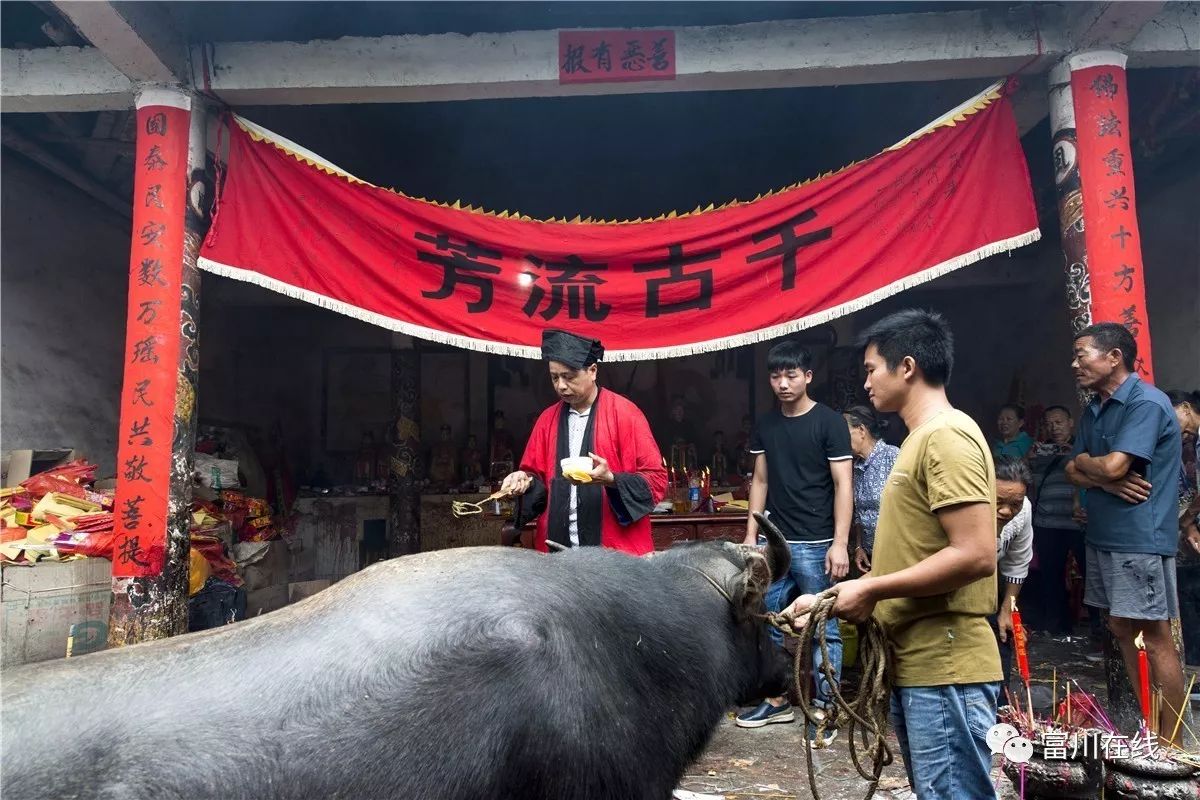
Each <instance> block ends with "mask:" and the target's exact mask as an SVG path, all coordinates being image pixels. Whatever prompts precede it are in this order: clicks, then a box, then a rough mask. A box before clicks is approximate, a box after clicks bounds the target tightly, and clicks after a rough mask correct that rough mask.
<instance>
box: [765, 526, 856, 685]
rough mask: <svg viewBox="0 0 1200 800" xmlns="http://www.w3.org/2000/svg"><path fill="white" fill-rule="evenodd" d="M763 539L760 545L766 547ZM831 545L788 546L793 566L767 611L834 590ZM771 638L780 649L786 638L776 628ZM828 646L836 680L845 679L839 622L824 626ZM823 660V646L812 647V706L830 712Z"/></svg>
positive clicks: (769, 595)
mask: <svg viewBox="0 0 1200 800" xmlns="http://www.w3.org/2000/svg"><path fill="white" fill-rule="evenodd" d="M765 542H766V540H765V539H760V543H765ZM829 545H830V543H829V542H824V543H821V544H806V543H804V542H788V547H790V548H791V551H792V564H791V567H790V568H789V569H788V572H787V574H786V575H784V576H783V577H781V578H780V579H779V580H777V581H775V582H774V583H772V584H771V588H770V589H769V590H767V608H768V609H769V610H771V611H782V610H783V609H784V608H786V607H787V603H788V600H789V599H791V597H792V595H793V594H796V593H797V591H796V590H799V592H798V593H799V594H817V593H819V592H823V591H825V590H826V589H828V588H829V587H830V586H832V583H831V582H830V580H829V576H828V575H826V574H825V554H826V553H828V552H829ZM770 631H771V638H772V639H774V640H775V643H776V644H778V645H779V646H780V647H782V646H783V634H782V633H780V632H779V631H777V630H775V629H774V628H771V629H770ZM825 642H826V644H827V645H828V647H829V662H830V666H832V667H833V674H834V675H835V676H836V677H837V680H839V681H840V680H841V679H842V633H841V631H840V630H839V629H838V625H837V622H836V621H835V620H830V621H829V624H828V625H826V626H825ZM823 663H824V656H823V655H822V653H821V648H820V646H819V645H818V644H817V643H816V642H814V643H813V666H812V670H813V680H814V681H815V683H816V687H817V691H816V696H815V697H814V698H813V705H815V706H819V707H821V708H828V707H829V706H830V705H832V703H831V702H830V698H831V696H832V694H833V692H832V691H831V689H830V686H829V681H828V679H827V678H826V677H825V673H824V672H823V671H822V670H821V665H822V664H823Z"/></svg>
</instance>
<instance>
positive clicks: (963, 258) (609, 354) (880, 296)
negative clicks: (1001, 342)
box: [196, 228, 1042, 362]
mask: <svg viewBox="0 0 1200 800" xmlns="http://www.w3.org/2000/svg"><path fill="white" fill-rule="evenodd" d="M1041 238H1042V232H1041V230H1040V229H1038V228H1034V229H1033V230H1031V231H1027V232H1025V233H1022V234H1018V235H1017V236H1012V237H1010V238H1008V239H1001V240H1000V241H997V242H992V243H991V244H985V245H983V246H982V247H979V248H977V249H975V250H972V251H971V252H969V253H964V254H962V255H960V256H956V257H955V258H952V259H950V260H948V261H943V262H942V263H941V264H935V265H934V266H932V267H929V268H927V269H924V270H922V271H921V272H917V273H915V274H913V275H909V276H908V277H905V278H901V279H900V280H898V281H895V282H893V283H890V284H888V285H887V286H883V287H880V288H879V289H876V290H875V291H873V292H870V293H868V294H865V295H863V296H862V297H857V298H855V299H854V300H850V301H848V302H846V303H842V304H841V305H837V306H833V307H832V308H827V309H825V310H823V311H818V312H816V313H814V314H809V315H807V316H805V317H801V318H800V319H796V320H792V321H791V322H785V323H782V324H779V325H774V326H771V327H769V328H760V329H758V330H755V331H748V332H746V333H741V334H737V335H736V336H726V337H723V338H720V339H709V340H707V341H702V342H692V343H690V344H682V345H672V346H669V347H651V348H646V349H643V350H608V351H606V352H605V354H604V360H605V361H608V362H622V361H649V360H653V359H659V358H679V357H681V356H690V355H696V354H699V353H712V352H716V351H719V350H729V349H732V348H734V347H742V346H744V345H748V344H757V343H758V342H765V341H768V340H770V339H775V338H778V337H780V336H786V335H788V334H792V333H797V332H798V331H802V330H806V329H808V328H813V327H816V326H817V325H823V324H825V323H826V322H831V321H832V320H835V319H837V318H839V317H844V316H846V315H847V314H853V313H854V312H856V311H860V310H862V309H864V308H866V307H867V306H870V305H874V304H875V303H878V302H879V301H881V300H885V299H887V298H889V297H891V296H892V295H895V294H899V293H900V292H903V291H905V290H907V289H912V288H914V287H916V286H920V285H921V284H923V283H927V282H929V281H932V280H934V279H936V278H940V277H942V276H944V275H947V274H949V273H951V272H954V271H955V270H958V269H961V268H963V267H966V266H970V265H971V264H974V263H976V262H978V261H982V260H983V259H985V258H990V257H991V256H995V255H1000V254H1001V253H1007V252H1009V251H1012V250H1015V249H1017V248H1018V247H1024V246H1026V245H1029V244H1033V243H1034V242H1036V241H1038V240H1039V239H1041ZM196 263H197V266H199V267H200V268H201V269H203V270H204V271H205V272H210V273H212V274H214V275H220V276H221V277H224V278H230V279H232V280H236V281H243V282H245V283H253V284H255V285H256V286H261V287H262V288H264V289H269V290H271V291H273V292H278V293H279V294H282V295H286V296H287V297H290V298H292V299H293V300H301V301H303V302H306V303H310V304H312V305H315V306H319V307H320V308H324V309H327V310H329V311H334V312H337V313H338V314H342V315H344V316H347V317H353V318H354V319H357V320H360V321H362V322H367V323H370V324H371V325H377V326H379V327H381V328H385V329H387V330H390V331H394V332H396V333H403V334H407V335H409V336H415V337H416V338H418V339H425V340H427V341H431V342H437V343H438V344H445V345H451V346H453V347H461V348H464V349H466V350H475V351H478V352H483V353H492V354H495V355H502V356H515V357H517V358H529V359H535V360H536V359H540V358H541V350H540V348H538V347H534V346H527V345H519V344H509V343H507V342H495V341H491V340H488V339H475V338H472V337H469V336H459V335H457V334H453V333H446V332H445V331H440V330H436V329H434V328H427V327H425V326H423V325H416V324H414V323H411V322H405V321H403V320H399V319H396V318H394V317H389V316H386V315H384V314H378V313H376V312H374V311H368V310H366V309H364V308H359V307H358V306H355V305H352V304H350V303H345V302H342V301H341V300H335V299H333V298H331V297H327V296H325V295H323V294H319V293H317V292H314V291H311V290H309V289H302V288H300V287H298V286H293V285H291V284H290V283H285V282H283V281H280V280H277V279H275V278H271V277H269V276H267V275H263V274H261V273H258V272H255V271H253V270H249V269H243V268H241V267H234V266H230V265H228V264H222V263H220V262H217V261H212V260H211V259H208V258H204V257H201V258H199V259H197V262H196Z"/></svg>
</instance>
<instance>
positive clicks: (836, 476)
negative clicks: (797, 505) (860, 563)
mask: <svg viewBox="0 0 1200 800" xmlns="http://www.w3.org/2000/svg"><path fill="white" fill-rule="evenodd" d="M853 464H854V461H853V459H849V458H844V459H841V460H839V461H830V462H829V472H830V474H831V475H832V476H833V545H832V546H830V548H829V552H828V553H826V555H825V572H826V573H827V574H828V575H829V577H830V578H832V579H833V580H841V579H842V578H844V577H846V575H847V574H848V573H849V572H850V551H849V545H850V520H851V519H852V518H853V516H854V468H853Z"/></svg>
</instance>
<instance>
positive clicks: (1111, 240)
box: [1068, 51, 1154, 381]
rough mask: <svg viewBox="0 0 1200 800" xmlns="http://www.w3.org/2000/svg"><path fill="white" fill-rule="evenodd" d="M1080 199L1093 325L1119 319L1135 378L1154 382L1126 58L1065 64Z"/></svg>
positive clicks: (1106, 55)
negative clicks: (1129, 339) (1132, 346)
mask: <svg viewBox="0 0 1200 800" xmlns="http://www.w3.org/2000/svg"><path fill="white" fill-rule="evenodd" d="M1068 63H1069V64H1070V67H1071V95H1072V97H1073V100H1074V105H1075V130H1076V136H1077V148H1078V151H1079V179H1080V183H1081V189H1082V194H1083V219H1084V241H1085V242H1086V245H1087V258H1088V262H1087V263H1088V276H1089V278H1090V280H1091V291H1092V320H1093V321H1095V322H1119V323H1121V324H1123V325H1125V327H1127V328H1128V329H1129V332H1130V333H1132V334H1133V337H1134V339H1135V340H1136V341H1137V348H1138V358H1137V363H1136V364H1135V367H1136V369H1137V373H1138V374H1139V375H1140V376H1141V377H1142V378H1144V379H1146V380H1148V381H1153V380H1154V362H1153V360H1152V359H1151V356H1150V323H1149V320H1148V318H1147V315H1146V285H1145V282H1144V280H1143V277H1142V276H1143V273H1142V240H1141V234H1140V233H1139V232H1138V221H1137V202H1136V199H1135V196H1134V185H1133V156H1132V153H1131V149H1130V130H1129V91H1128V84H1127V81H1126V74H1125V56H1124V55H1123V54H1121V53H1117V52H1112V51H1097V52H1089V53H1082V54H1080V55H1077V56H1072V57H1071V58H1070V59H1069V62H1068Z"/></svg>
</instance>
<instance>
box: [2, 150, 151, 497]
mask: <svg viewBox="0 0 1200 800" xmlns="http://www.w3.org/2000/svg"><path fill="white" fill-rule="evenodd" d="M3 152H4V155H3V159H2V160H0V170H2V172H3V176H4V178H3V182H2V183H0V189H2V193H0V194H2V196H0V202H2V203H3V210H4V213H3V225H2V230H0V265H2V266H0V268H2V270H3V273H2V274H3V292H2V296H0V372H2V373H3V377H2V381H0V394H2V396H3V410H2V413H0V440H2V441H3V447H4V449H5V450H10V449H42V448H57V447H72V448H75V449H77V450H81V451H82V452H83V453H84V454H85V455H87V457H88V458H89V459H91V460H93V461H95V462H96V463H98V464H99V466H100V470H99V472H100V475H101V476H108V475H112V474H113V470H114V464H115V462H116V433H117V422H118V405H119V402H120V394H121V361H122V356H121V353H122V350H123V347H124V336H125V304H126V296H125V293H126V288H127V285H128V281H127V278H126V275H127V274H128V264H129V236H130V226H129V222H128V221H127V220H125V219H123V218H121V217H119V216H118V215H116V214H114V213H113V212H112V211H111V210H109V209H108V208H106V207H105V206H102V205H100V204H99V203H96V202H95V201H93V200H91V199H90V198H89V197H88V196H87V195H85V194H83V193H82V192H80V191H79V190H78V189H76V188H75V187H73V186H70V185H68V184H66V183H63V182H62V181H60V180H59V179H58V178H55V177H53V176H51V175H49V174H48V173H46V172H44V171H43V170H41V169H40V168H38V167H34V166H32V165H31V164H29V163H28V162H26V161H25V160H24V159H22V158H21V157H20V156H13V155H10V154H9V151H7V150H4V151H3Z"/></svg>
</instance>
